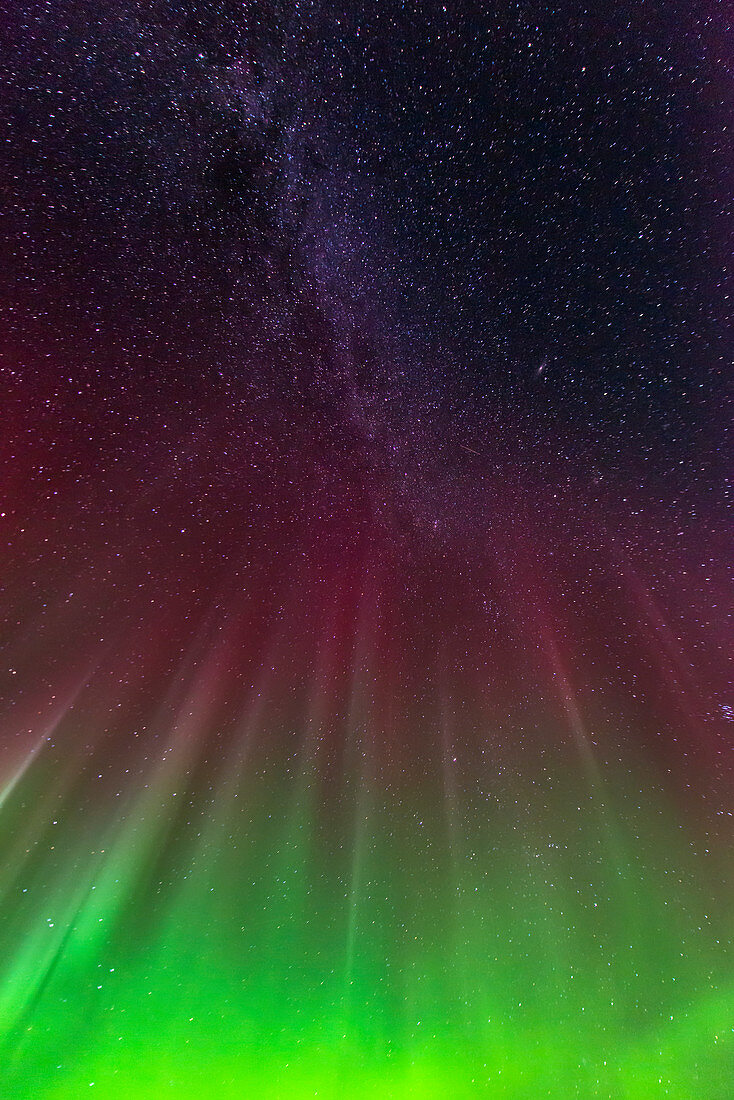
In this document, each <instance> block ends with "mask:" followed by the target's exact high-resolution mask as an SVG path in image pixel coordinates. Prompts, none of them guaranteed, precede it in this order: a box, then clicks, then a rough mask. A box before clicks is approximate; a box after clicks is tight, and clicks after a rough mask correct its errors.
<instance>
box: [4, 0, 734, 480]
mask: <svg viewBox="0 0 734 1100" xmlns="http://www.w3.org/2000/svg"><path fill="white" fill-rule="evenodd" d="M5 22H6V27H5V30H4V31H3V36H4V38H5V50H4V52H5V55H6V58H7V59H8V60H9V64H8V65H6V67H5V77H4V90H3V94H2V104H3V114H4V115H5V120H6V134H7V143H6V145H5V149H6V166H5V174H4V175H5V184H4V203H3V205H4V209H5V218H4V231H3V234H4V245H5V250H4V251H5V257H6V260H5V263H4V265H3V266H4V274H3V276H2V282H3V287H2V302H1V303H0V304H1V306H2V310H3V314H4V328H5V332H6V341H7V357H8V363H11V362H12V361H13V360H14V359H17V358H18V357H21V358H22V367H21V368H20V370H21V372H22V376H23V377H22V384H23V386H25V385H26V384H29V385H30V386H31V388H34V387H37V388H38V392H39V393H43V394H44V395H45V396H46V397H48V396H49V395H53V399H54V400H56V398H58V397H59V393H60V392H63V390H64V387H65V386H71V387H72V389H71V391H70V392H72V393H73V387H74V386H75V385H76V384H77V382H79V381H80V380H83V383H82V384H83V385H84V387H85V392H86V393H88V396H89V399H90V401H91V400H93V399H99V400H101V401H102V402H103V403H104V406H105V408H106V409H108V410H109V409H110V408H113V409H115V410H118V411H121V410H123V409H125V410H126V412H125V415H127V411H128V409H129V408H133V409H135V407H136V403H137V402H140V403H142V404H141V409H140V410H138V411H143V409H144V407H145V403H146V402H149V401H150V400H155V401H156V402H159V401H162V402H163V403H164V404H165V403H166V402H169V403H170V402H174V403H175V404H177V405H179V406H186V407H187V408H189V409H190V411H191V415H192V416H193V417H194V419H196V417H197V416H202V415H204V410H206V409H208V408H209V406H210V403H211V402H213V403H214V404H215V405H216V404H217V402H218V401H219V400H220V396H218V395H220V391H221V389H222V387H224V390H225V391H226V393H227V395H228V399H229V398H230V397H231V398H232V400H234V401H244V402H245V403H246V404H247V402H250V411H251V404H252V400H251V399H252V398H253V395H254V394H257V399H258V400H259V401H266V402H270V401H276V402H278V403H284V405H285V407H286V408H288V409H290V410H291V411H292V412H293V414H294V415H297V416H298V418H299V420H300V421H301V422H302V423H303V424H304V426H305V431H306V432H307V433H308V431H309V428H308V425H309V424H310V425H311V427H312V429H313V437H314V439H316V438H317V437H319V436H321V435H323V434H324V433H325V432H326V433H327V434H328V433H332V434H333V433H336V436H337V437H338V440H339V443H338V446H337V455H338V457H337V458H336V461H338V462H342V461H346V460H347V459H348V458H349V457H353V456H354V455H355V453H357V452H359V451H360V450H362V449H364V448H365V447H367V449H368V450H370V449H371V450H372V451H373V452H380V454H379V455H378V459H376V460H377V461H379V462H384V461H389V453H388V458H387V459H386V458H385V454H384V453H382V452H389V450H390V447H392V446H394V443H395V438H396V436H400V437H403V436H404V435H405V433H406V432H407V433H409V434H410V435H411V437H414V438H415V440H416V443H415V449H416V450H423V451H426V452H431V451H435V449H436V448H437V447H443V446H445V445H446V441H447V440H448V441H449V443H448V450H449V451H450V452H451V453H452V454H453V456H454V459H452V461H455V460H456V458H457V456H458V458H462V455H463V456H464V457H466V456H469V457H468V461H469V462H474V459H475V458H476V459H478V460H479V465H480V466H482V468H484V466H485V465H486V462H490V463H491V462H492V461H494V460H495V459H496V457H497V447H498V445H499V444H498V441H499V440H504V442H503V443H502V446H501V448H500V449H501V450H502V452H503V453H505V454H506V452H507V451H508V449H509V451H512V449H513V447H515V446H516V445H517V446H518V447H519V448H520V450H522V440H523V439H524V438H526V436H527V433H529V436H528V438H530V439H532V440H535V441H537V440H538V439H542V440H543V441H544V443H543V446H546V445H549V446H550V447H551V449H554V448H555V449H556V450H557V452H558V454H569V455H570V456H571V460H572V461H573V462H575V464H576V468H577V471H578V472H579V473H581V471H582V470H585V471H586V473H587V474H590V476H591V477H592V479H593V478H597V479H598V478H599V476H600V475H603V476H611V475H615V476H616V475H617V474H619V473H620V472H621V473H622V474H623V476H624V478H626V479H627V480H630V479H631V480H632V481H636V480H639V479H640V477H642V476H643V475H644V477H645V478H649V479H651V481H652V484H653V486H654V488H653V491H654V492H658V491H660V492H665V491H669V492H670V493H672V494H673V495H675V494H677V493H680V492H683V493H686V492H691V491H692V489H693V488H696V489H697V490H698V489H701V491H702V492H703V493H704V494H706V493H708V492H709V491H710V490H711V488H712V487H713V485H714V483H715V482H716V479H717V478H718V477H719V476H720V474H721V468H722V463H723V454H722V439H723V429H724V425H725V408H724V405H723V401H724V397H725V385H726V381H727V372H728V366H729V363H730V358H731V357H730V351H731V341H730V339H729V336H728V331H727V326H726V318H727V316H728V314H727V305H728V294H727V292H728V289H729V286H730V283H729V282H728V281H727V276H726V271H725V262H726V259H727V257H728V255H729V252H730V243H731V237H730V235H729V233H730V227H731V214H730V203H729V202H728V198H729V195H730V190H731V175H732V172H731V168H732V155H731V148H730V142H729V136H728V130H727V123H728V122H730V109H729V105H730V102H731V90H732V83H731V50H730V48H728V47H727V43H726V33H727V31H728V30H729V29H730V28H729V27H728V19H727V16H726V14H725V11H724V7H723V6H722V5H719V4H714V3H708V4H704V5H702V6H694V8H693V9H691V8H690V6H681V7H680V8H679V6H678V5H675V4H662V5H652V4H628V3H619V2H612V3H610V4H608V5H604V6H603V8H602V9H601V10H600V8H599V5H598V4H594V5H590V6H587V5H582V4H578V3H568V2H564V3H562V4H560V5H553V6H551V7H549V6H547V5H545V4H539V3H523V4H519V3H506V2H502V3H498V4H459V5H452V6H449V5H443V4H440V3H439V4H437V3H423V4H406V3H402V2H401V3H399V2H397V0H386V2H381V3H379V4H367V5H355V6H351V7H350V8H348V9H347V8H344V9H343V10H342V9H341V8H340V7H339V6H338V5H331V4H315V3H296V4H272V3H242V2H235V0H227V2H222V3H219V4H214V3H198V2H196V0H185V2H181V3H174V2H158V0H156V2H149V3H143V2H140V3H132V2H129V0H124V2H122V3H117V4H115V5H114V6H113V7H111V8H110V7H109V6H106V7H105V8H104V9H101V8H100V7H99V5H97V4H92V3H87V2H85V0H73V2H72V0H62V2H61V3H55V4H53V5H47V4H45V3H28V4H23V5H15V6H13V8H12V10H11V11H10V12H9V13H8V15H7V17H6V21H5ZM15 377H16V381H18V377H17V375H16V376H15ZM23 392H24V393H25V392H26V391H25V390H23ZM34 392H35V391H34ZM24 400H25V399H24V398H22V399H21V404H22V403H23V402H24ZM295 410H298V412H297V413H296V411H295ZM78 415H79V414H78V411H74V412H72V414H71V416H72V419H78ZM244 415H245V418H246V419H247V418H248V417H249V416H250V412H247V413H245V414H244ZM141 419H142V421H143V427H144V421H145V416H144V415H143V416H142V418H141ZM111 430H112V432H113V434H114V433H115V432H117V431H118V428H113V429H111ZM549 440H550V441H551V442H550V443H548V442H547V441H549ZM467 448H468V449H467ZM373 458H374V455H373ZM372 460H373V459H372V458H371V459H370V461H372ZM522 460H523V461H524V459H522ZM475 473H476V471H474V474H475ZM474 474H473V473H472V472H471V471H470V472H469V474H468V476H469V478H471V477H472V476H474ZM665 485H669V486H670V489H669V490H665V489H664V486H665ZM661 487H663V488H661Z"/></svg>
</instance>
